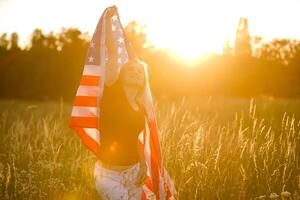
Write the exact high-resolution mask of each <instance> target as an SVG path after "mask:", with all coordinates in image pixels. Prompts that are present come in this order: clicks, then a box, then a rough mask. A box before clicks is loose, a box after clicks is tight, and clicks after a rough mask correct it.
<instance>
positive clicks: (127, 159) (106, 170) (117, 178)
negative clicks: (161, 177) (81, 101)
mask: <svg viewBox="0 0 300 200" xmlns="http://www.w3.org/2000/svg"><path fill="white" fill-rule="evenodd" d="M113 12H114V11H113V10H112V11H111V13H113ZM111 13H108V14H107V17H108V20H107V22H108V23H107V28H106V30H107V33H106V35H107V38H106V39H107V41H106V43H107V44H109V45H108V46H107V48H108V54H109V55H110V56H109V59H108V61H107V65H106V69H107V70H106V74H105V86H104V90H103V96H102V99H101V102H100V112H101V117H100V119H99V129H100V133H101V138H100V141H101V148H100V151H99V152H98V163H97V165H96V172H97V176H96V177H95V181H96V189H97V191H98V193H99V195H100V197H101V199H103V200H105V199H113V200H117V199H141V194H142V185H143V184H144V181H145V179H146V176H147V165H146V163H145V161H144V159H143V157H142V152H141V149H139V146H138V136H139V134H140V133H141V132H142V131H143V128H144V124H145V110H144V108H143V106H142V105H143V103H142V99H143V96H142V94H144V93H143V91H144V89H145V84H146V81H147V79H146V77H147V76H146V73H147V72H146V68H145V67H144V65H143V64H142V63H140V62H139V61H137V60H129V61H128V62H126V63H125V64H124V65H123V66H122V67H121V71H120V72H118V70H117V67H116V66H117V54H118V52H117V47H116V44H115V42H114V40H113V39H112V30H111V24H110V21H111V20H109V19H110V18H111Z"/></svg>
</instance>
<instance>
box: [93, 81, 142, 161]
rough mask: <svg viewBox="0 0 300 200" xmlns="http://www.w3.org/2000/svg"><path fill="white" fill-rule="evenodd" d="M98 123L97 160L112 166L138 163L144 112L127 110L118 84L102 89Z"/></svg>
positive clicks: (128, 106)
mask: <svg viewBox="0 0 300 200" xmlns="http://www.w3.org/2000/svg"><path fill="white" fill-rule="evenodd" d="M99 120H100V121H99V123H100V124H99V125H100V126H99V129H100V143H101V147H100V150H99V159H100V160H101V161H102V162H104V163H107V164H111V165H131V164H135V163H137V162H138V150H137V140H138V135H139V134H140V133H141V131H142V130H143V128H144V124H145V121H144V120H145V118H144V112H143V110H142V109H139V110H138V111H135V110H134V109H133V108H132V107H131V106H130V104H129V102H128V100H127V97H126V94H125V91H124V89H123V87H122V85H121V83H120V81H116V82H115V83H114V84H113V85H112V86H105V88H104V91H103V97H102V99H101V102H100V118H99Z"/></svg>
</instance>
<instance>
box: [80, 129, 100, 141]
mask: <svg viewBox="0 0 300 200" xmlns="http://www.w3.org/2000/svg"><path fill="white" fill-rule="evenodd" d="M84 131H85V132H86V133H87V134H88V135H89V136H90V137H91V138H92V139H94V140H95V141H96V142H97V143H98V144H100V134H99V131H98V129H96V128H84Z"/></svg>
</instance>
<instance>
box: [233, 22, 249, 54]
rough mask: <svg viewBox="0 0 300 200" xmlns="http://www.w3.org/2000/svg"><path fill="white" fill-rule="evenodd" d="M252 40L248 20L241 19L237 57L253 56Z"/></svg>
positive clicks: (237, 32)
mask: <svg viewBox="0 0 300 200" xmlns="http://www.w3.org/2000/svg"><path fill="white" fill-rule="evenodd" d="M250 42H251V38H250V35H249V31H248V19H247V18H240V21H239V25H238V27H237V31H236V38H235V55H237V56H251V43H250Z"/></svg>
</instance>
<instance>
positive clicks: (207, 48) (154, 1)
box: [0, 0, 300, 58]
mask: <svg viewBox="0 0 300 200" xmlns="http://www.w3.org/2000/svg"><path fill="white" fill-rule="evenodd" d="M111 5H116V6H117V7H118V10H119V14H120V17H121V22H122V24H123V25H126V24H127V23H128V22H129V21H130V20H135V21H137V22H138V23H140V24H142V25H146V29H145V31H146V33H147V35H148V39H149V41H150V42H151V43H153V44H154V45H155V46H157V47H160V48H169V49H171V50H172V51H174V52H175V53H177V54H178V55H182V56H183V57H187V58H188V57H190V58H192V57H196V56H199V55H204V54H207V53H210V52H220V51H221V50H222V48H223V45H224V43H225V42H226V40H229V41H230V42H231V43H233V41H234V36H235V31H236V27H237V24H238V21H239V18H240V17H247V18H248V23H249V32H250V34H251V35H252V36H261V37H262V38H263V39H264V40H265V41H268V40H271V39H273V38H291V39H300V26H299V20H300V12H299V10H300V0H226V1H225V0H193V1H192V0H184V1H177V0H151V1H150V0H118V1H117V0H106V1H103V0H0V34H2V33H4V32H7V33H11V32H13V31H16V32H18V33H19V34H20V39H21V45H22V44H23V45H24V44H26V42H28V40H29V38H30V34H31V33H32V31H33V29H35V28H37V27H38V28H41V29H42V30H43V31H44V32H46V33H47V32H49V31H54V32H59V31H60V30H61V28H62V27H66V28H69V27H74V28H79V29H80V30H81V31H83V32H86V31H87V32H89V34H92V33H93V32H94V29H95V27H96V24H97V22H98V20H99V18H100V16H101V14H102V12H103V10H104V9H105V8H106V7H107V6H111Z"/></svg>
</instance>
